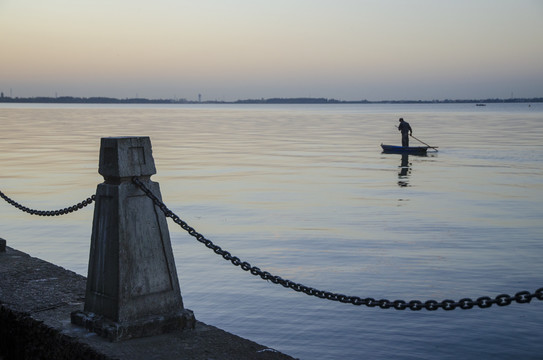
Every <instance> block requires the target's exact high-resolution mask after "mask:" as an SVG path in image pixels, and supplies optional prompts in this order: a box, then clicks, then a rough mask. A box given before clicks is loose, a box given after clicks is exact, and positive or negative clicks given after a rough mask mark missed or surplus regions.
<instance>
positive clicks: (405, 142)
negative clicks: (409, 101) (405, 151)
mask: <svg viewBox="0 0 543 360" xmlns="http://www.w3.org/2000/svg"><path fill="white" fill-rule="evenodd" d="M398 131H401V132H402V146H404V147H409V135H413V129H411V125H409V123H408V122H407V121H404V120H403V118H400V125H398Z"/></svg>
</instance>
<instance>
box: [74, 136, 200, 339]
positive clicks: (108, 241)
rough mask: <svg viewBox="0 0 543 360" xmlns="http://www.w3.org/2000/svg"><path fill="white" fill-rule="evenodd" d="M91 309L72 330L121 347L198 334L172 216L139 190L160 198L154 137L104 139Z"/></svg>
mask: <svg viewBox="0 0 543 360" xmlns="http://www.w3.org/2000/svg"><path fill="white" fill-rule="evenodd" d="M98 172H99V173H100V174H101V175H102V176H103V177H104V180H105V181H104V182H103V183H102V184H99V185H98V188H97V190H96V203H95V208H94V220H93V225H92V236H91V248H90V256H89V269H88V277H87V289H86V295H85V306H84V310H83V311H75V312H73V313H72V315H71V320H72V323H74V324H77V325H80V326H85V327H86V328H87V329H89V330H91V331H93V332H96V333H97V334H99V335H101V336H104V337H106V338H108V339H109V340H111V341H120V340H125V339H130V338H134V337H142V336H150V335H157V334H161V333H165V332H170V331H174V330H180V329H184V328H194V325H195V321H196V320H195V318H194V314H193V313H192V311H191V310H188V309H185V308H184V307H183V300H182V298H181V290H180V288H179V281H178V278H177V271H176V267H175V261H174V257H173V252H172V247H171V243H170V234H169V231H168V225H167V222H166V216H165V215H164V213H162V211H161V210H160V209H158V208H156V207H155V206H154V204H153V202H152V200H151V199H149V198H148V197H147V196H146V195H145V194H144V193H143V192H142V191H141V190H140V189H139V188H138V187H137V186H136V185H135V184H133V183H132V181H131V180H132V177H134V176H137V177H139V179H140V180H141V181H142V182H143V183H144V184H145V185H146V186H147V187H148V188H149V189H151V191H152V192H153V193H154V194H155V195H156V196H157V197H159V198H160V189H159V184H158V183H156V182H153V181H151V180H150V177H151V175H154V174H156V170H155V163H154V160H153V156H152V152H151V140H150V139H149V137H115V138H102V140H101V147H100V165H99V170H98Z"/></svg>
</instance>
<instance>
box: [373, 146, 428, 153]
mask: <svg viewBox="0 0 543 360" xmlns="http://www.w3.org/2000/svg"><path fill="white" fill-rule="evenodd" d="M381 147H382V148H383V152H385V153H392V154H426V151H427V150H428V148H429V147H430V146H407V147H406V146H396V145H385V144H381Z"/></svg>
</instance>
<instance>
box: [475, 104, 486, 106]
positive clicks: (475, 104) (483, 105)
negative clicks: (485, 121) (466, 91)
mask: <svg viewBox="0 0 543 360" xmlns="http://www.w3.org/2000/svg"><path fill="white" fill-rule="evenodd" d="M475 106H486V104H475Z"/></svg>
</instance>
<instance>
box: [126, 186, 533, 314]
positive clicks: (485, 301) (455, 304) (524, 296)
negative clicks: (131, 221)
mask: <svg viewBox="0 0 543 360" xmlns="http://www.w3.org/2000/svg"><path fill="white" fill-rule="evenodd" d="M132 182H133V183H134V184H136V185H137V186H138V187H139V188H140V189H141V190H142V191H143V192H144V193H145V194H146V195H147V196H148V197H149V198H150V199H151V200H152V201H153V203H154V204H155V206H157V207H158V208H159V209H160V210H161V211H162V212H163V213H164V214H165V215H166V217H169V218H171V219H172V220H173V221H174V222H175V223H176V224H177V225H179V226H180V227H181V228H182V229H183V230H185V231H187V232H188V233H189V235H191V236H193V237H194V238H196V240H198V241H199V242H201V243H202V244H204V245H205V246H206V247H208V248H209V249H211V250H213V252H215V253H216V254H217V255H220V256H222V257H223V258H224V259H225V260H227V261H230V262H231V263H232V264H233V265H235V266H239V267H241V269H242V270H244V271H249V272H250V273H251V274H253V275H255V276H260V277H261V278H262V279H263V280H268V281H271V282H272V283H274V284H280V285H282V286H283V287H286V288H290V289H293V290H294V291H297V292H303V293H305V294H307V295H310V296H316V297H318V298H321V299H327V300H332V301H339V302H341V303H346V304H353V305H359V306H360V305H365V306H368V307H379V308H381V309H391V308H394V309H396V310H405V309H410V310H413V311H418V310H422V309H426V310H429V311H434V310H438V309H443V310H447V311H448V310H454V309H457V308H460V309H463V310H468V309H472V308H474V307H475V306H478V307H479V308H481V309H486V308H489V307H491V306H492V305H493V304H496V305H498V306H506V305H510V304H511V303H513V302H517V303H519V304H525V303H529V302H530V301H531V300H532V299H533V298H536V299H538V300H543V288H539V289H538V290H536V291H535V292H534V293H530V292H529V291H520V292H518V293H516V294H515V295H514V296H511V295H508V294H501V295H498V296H496V297H495V298H494V299H493V298H491V297H488V296H482V297H479V298H477V300H472V299H470V298H463V299H461V300H458V301H454V300H443V301H440V302H439V301H436V300H427V301H424V302H423V301H419V300H411V301H404V300H394V301H391V300H388V299H380V300H376V299H373V298H369V297H368V298H361V297H358V296H347V295H343V294H337V293H332V292H329V291H323V290H317V289H314V288H312V287H308V286H305V285H302V284H299V283H296V282H294V281H291V280H288V279H283V278H281V277H279V276H277V275H272V274H270V273H269V272H267V271H262V270H260V268H258V267H256V266H252V265H251V264H249V263H248V262H246V261H241V260H240V259H239V258H238V257H236V256H232V254H230V253H229V252H228V251H225V250H223V249H222V248H221V247H220V246H218V245H215V244H214V243H213V242H212V241H211V240H208V239H206V238H205V237H204V236H203V235H202V234H200V233H198V232H197V231H196V230H195V229H194V228H193V227H191V226H190V225H188V224H187V223H186V222H185V221H183V220H182V219H181V218H180V217H179V216H177V215H176V214H174V213H173V212H172V211H171V210H170V209H168V207H167V206H166V205H165V204H164V203H163V202H162V201H161V200H160V199H159V198H157V197H156V196H155V195H154V194H153V193H152V192H151V190H149V189H148V188H147V187H146V186H145V184H144V183H143V182H141V181H140V180H139V179H138V178H137V177H134V178H133V179H132Z"/></svg>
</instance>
